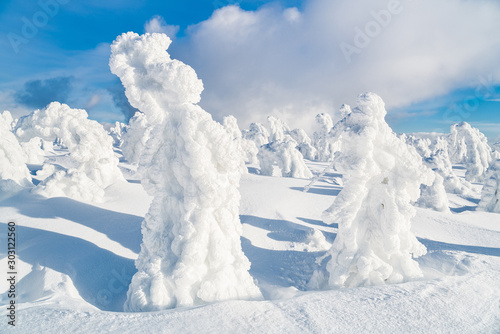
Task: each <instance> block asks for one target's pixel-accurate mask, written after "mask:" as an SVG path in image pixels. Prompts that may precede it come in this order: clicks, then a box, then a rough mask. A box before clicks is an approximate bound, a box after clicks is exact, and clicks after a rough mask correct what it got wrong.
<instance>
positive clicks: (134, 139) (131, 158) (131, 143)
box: [122, 111, 152, 164]
mask: <svg viewBox="0 0 500 334" xmlns="http://www.w3.org/2000/svg"><path fill="white" fill-rule="evenodd" d="M151 129H152V127H151V126H150V125H149V123H148V121H147V119H146V115H145V114H144V113H142V112H139V111H138V112H136V113H135V115H134V116H133V117H131V118H130V119H129V121H128V127H127V132H125V133H124V134H123V135H122V140H123V141H122V153H123V156H124V157H125V159H127V161H128V162H130V163H131V164H137V163H138V162H139V158H140V157H141V154H142V152H143V151H144V147H145V145H146V142H147V141H148V139H149V136H150V134H151Z"/></svg>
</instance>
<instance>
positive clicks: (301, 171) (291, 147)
mask: <svg viewBox="0 0 500 334" xmlns="http://www.w3.org/2000/svg"><path fill="white" fill-rule="evenodd" d="M257 158H258V159H259V165H260V169H261V173H262V175H269V176H273V175H274V174H273V171H274V165H275V164H277V165H278V168H279V169H280V171H281V176H284V177H294V178H303V179H309V178H311V177H312V173H311V171H310V170H309V168H308V167H307V165H306V163H305V162H304V157H303V156H302V154H301V153H300V152H299V150H297V142H296V141H295V140H293V139H292V138H291V137H290V136H288V135H287V136H286V137H285V139H284V140H282V141H273V142H271V143H269V144H267V145H263V146H261V147H260V149H259V154H257Z"/></svg>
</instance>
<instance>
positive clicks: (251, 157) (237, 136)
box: [223, 115, 259, 164]
mask: <svg viewBox="0 0 500 334" xmlns="http://www.w3.org/2000/svg"><path fill="white" fill-rule="evenodd" d="M223 125H224V127H225V128H226V130H227V131H228V132H229V134H230V135H231V136H232V138H233V140H235V141H236V142H237V143H238V145H239V147H240V150H241V151H242V152H243V155H244V157H245V162H248V163H251V164H254V163H257V162H258V160H257V153H259V149H258V148H257V145H255V142H253V141H252V140H248V139H245V138H243V136H242V134H241V131H240V127H239V126H238V120H237V119H236V117H234V116H232V115H230V116H226V117H224V120H223Z"/></svg>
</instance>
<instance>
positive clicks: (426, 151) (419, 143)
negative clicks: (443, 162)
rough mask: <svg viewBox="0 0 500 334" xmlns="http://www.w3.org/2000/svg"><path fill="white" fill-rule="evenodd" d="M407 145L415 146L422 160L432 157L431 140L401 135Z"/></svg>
mask: <svg viewBox="0 0 500 334" xmlns="http://www.w3.org/2000/svg"><path fill="white" fill-rule="evenodd" d="M399 137H400V138H401V140H403V141H404V142H405V143H406V144H408V145H410V146H413V147H414V148H415V149H416V150H417V153H418V154H419V155H420V156H421V157H422V158H428V157H430V156H431V153H432V150H431V144H432V142H431V140H430V139H429V138H418V137H415V136H412V135H407V134H404V133H403V134H401V135H400V136H399Z"/></svg>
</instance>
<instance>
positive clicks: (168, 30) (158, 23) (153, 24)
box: [144, 15, 179, 39]
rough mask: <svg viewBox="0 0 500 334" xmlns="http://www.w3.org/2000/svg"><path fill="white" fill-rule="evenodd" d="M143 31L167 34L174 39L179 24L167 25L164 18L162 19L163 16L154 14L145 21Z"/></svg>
mask: <svg viewBox="0 0 500 334" xmlns="http://www.w3.org/2000/svg"><path fill="white" fill-rule="evenodd" d="M144 31H145V32H149V33H153V32H160V33H164V34H167V36H168V37H170V39H174V38H175V35H176V34H177V32H179V26H175V25H169V24H167V23H166V22H165V19H163V17H161V16H159V15H155V16H153V17H152V18H151V19H150V20H149V21H147V22H146V24H145V25H144Z"/></svg>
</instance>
